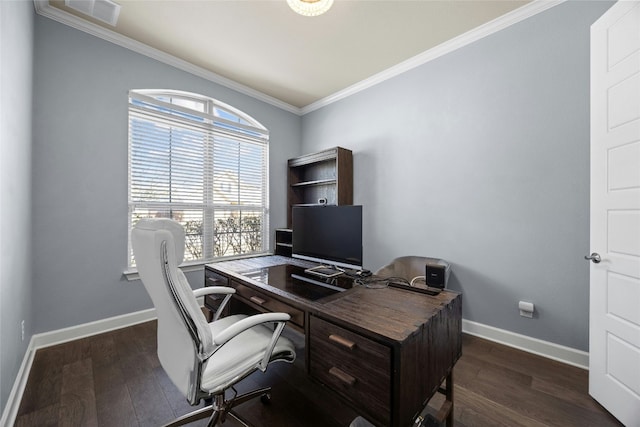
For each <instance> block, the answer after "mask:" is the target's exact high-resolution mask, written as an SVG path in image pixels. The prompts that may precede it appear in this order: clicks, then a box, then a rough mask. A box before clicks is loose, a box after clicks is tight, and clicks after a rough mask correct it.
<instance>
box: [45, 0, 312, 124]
mask: <svg viewBox="0 0 640 427" xmlns="http://www.w3.org/2000/svg"><path fill="white" fill-rule="evenodd" d="M33 3H34V6H35V10H36V13H37V14H38V15H41V16H44V17H46V18H50V19H53V20H54V21H57V22H59V23H61V24H64V25H68V26H69V27H72V28H75V29H76V30H80V31H83V32H85V33H87V34H91V35H92V36H95V37H98V38H101V39H103V40H106V41H108V42H111V43H113V44H116V45H118V46H121V47H124V48H126V49H129V50H132V51H134V52H136V53H139V54H141V55H144V56H147V57H149V58H152V59H155V60H157V61H160V62H162V63H165V64H167V65H171V66H172V67H175V68H177V69H179V70H182V71H186V72H187V73H190V74H193V75H195V76H198V77H201V78H203V79H205V80H209V81H211V82H213V83H217V84H219V85H221V86H224V87H227V88H229V89H232V90H235V91H236V92H239V93H242V94H244V95H247V96H250V97H252V98H255V99H257V100H259V101H262V102H265V103H267V104H270V105H273V106H274V107H278V108H280V109H282V110H285V111H288V112H290V113H294V114H296V115H301V109H300V108H298V107H295V106H293V105H291V104H288V103H286V102H283V101H281V100H279V99H276V98H274V97H272V96H269V95H267V94H264V93H262V92H259V91H257V90H255V89H252V88H250V87H248V86H245V85H243V84H240V83H238V82H236V81H234V80H231V79H228V78H226V77H223V76H221V75H219V74H216V73H214V72H212V71H209V70H206V69H204V68H202V67H199V66H197V65H194V64H192V63H190V62H187V61H184V60H182V59H180V58H177V57H175V56H173V55H170V54H168V53H166V52H162V51H161V50H158V49H155V48H152V47H151V46H148V45H146V44H144V43H140V42H138V41H136V40H133V39H131V38H129V37H126V36H123V35H122V34H118V33H116V32H115V31H111V30H109V29H107V28H103V27H101V26H99V25H96V24H93V23H91V22H88V21H85V20H84V19H81V18H78V17H76V16H74V15H71V14H70V13H68V12H65V11H64V10H61V9H58V8H55V7H53V6H51V5H50V4H49V0H33Z"/></svg>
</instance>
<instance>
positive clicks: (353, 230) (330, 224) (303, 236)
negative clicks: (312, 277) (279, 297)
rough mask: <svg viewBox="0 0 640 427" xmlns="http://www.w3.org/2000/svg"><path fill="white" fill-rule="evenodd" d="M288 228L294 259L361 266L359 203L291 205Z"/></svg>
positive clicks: (345, 265) (340, 265) (360, 207)
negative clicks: (289, 225)
mask: <svg viewBox="0 0 640 427" xmlns="http://www.w3.org/2000/svg"><path fill="white" fill-rule="evenodd" d="M292 229H293V237H292V243H293V249H292V256H293V257H294V258H301V259H306V260H310V261H316V262H319V263H321V264H327V265H331V266H339V267H345V268H355V269H360V268H361V267H362V206H352V205H340V206H294V207H293V210H292Z"/></svg>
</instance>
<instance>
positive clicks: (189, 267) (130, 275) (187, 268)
mask: <svg viewBox="0 0 640 427" xmlns="http://www.w3.org/2000/svg"><path fill="white" fill-rule="evenodd" d="M270 254H271V253H270V252H260V253H255V254H250V255H238V256H231V257H223V258H217V259H215V260H212V261H198V262H194V263H182V264H180V270H182V272H183V273H189V272H192V271H202V270H204V266H205V265H206V264H212V263H215V262H218V261H230V260H234V259H243V258H252V257H257V256H265V255H270ZM122 274H123V275H124V277H126V278H127V281H129V282H132V281H134V280H139V279H140V275H139V274H138V270H137V269H131V270H125V271H124V272H123V273H122Z"/></svg>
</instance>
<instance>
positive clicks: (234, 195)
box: [128, 90, 269, 270]
mask: <svg viewBox="0 0 640 427" xmlns="http://www.w3.org/2000/svg"><path fill="white" fill-rule="evenodd" d="M268 155H269V132H268V130H267V129H265V127H264V126H262V125H261V124H260V123H258V122H257V121H256V120H254V119H253V118H251V117H250V116H248V115H247V114H245V113H243V112H242V111H239V110H237V109H235V108H233V107H230V106H228V105H225V104H223V103H221V102H219V101H216V100H215V99H211V98H208V97H205V96H201V95H196V94H192V93H186V92H178V91H167V90H132V91H130V92H129V232H131V229H132V228H133V227H134V226H135V224H136V222H137V221H138V220H139V219H140V218H153V217H168V218H173V219H175V220H177V221H179V222H180V223H181V224H182V225H183V226H184V228H185V232H186V248H185V264H188V263H192V264H202V263H205V262H210V261H212V260H214V259H216V258H222V257H231V256H237V255H244V254H256V253H262V252H266V251H267V249H268V247H269V246H268V245H269V242H268V229H269V227H268V225H269V224H268V213H269V206H268V203H269V200H268V196H269V194H268V182H269V179H268V163H269V162H268ZM129 234H130V233H129ZM128 259H129V266H128V267H129V269H130V270H131V269H134V268H135V260H134V259H133V255H132V251H131V244H129V256H128Z"/></svg>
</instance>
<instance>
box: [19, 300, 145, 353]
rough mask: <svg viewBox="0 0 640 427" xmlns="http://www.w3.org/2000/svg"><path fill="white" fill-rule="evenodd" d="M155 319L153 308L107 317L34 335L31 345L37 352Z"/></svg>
mask: <svg viewBox="0 0 640 427" xmlns="http://www.w3.org/2000/svg"><path fill="white" fill-rule="evenodd" d="M155 318H156V310H155V309H154V308H150V309H148V310H142V311H136V312H134V313H129V314H123V315H121V316H115V317H109V318H107V319H102V320H96V321H95V322H89V323H84V324H82V325H77V326H71V327H69V328H63V329H58V330H56V331H50V332H44V333H41V334H35V335H34V336H33V338H32V339H31V341H32V343H33V347H34V350H38V349H40V348H44V347H50V346H52V345H58V344H63V343H65V342H69V341H73V340H77V339H80V338H86V337H90V336H91V335H97V334H102V333H104V332H109V331H113V330H116V329H120V328H125V327H127V326H133V325H137V324H138V323H143V322H148V321H149V320H153V319H155Z"/></svg>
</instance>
